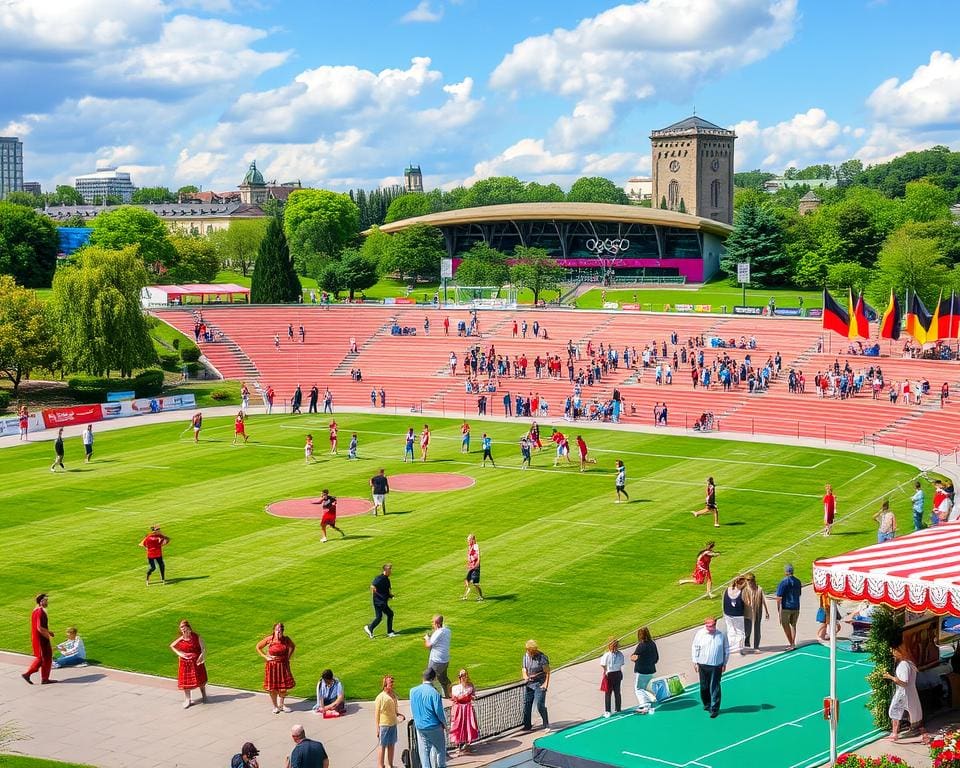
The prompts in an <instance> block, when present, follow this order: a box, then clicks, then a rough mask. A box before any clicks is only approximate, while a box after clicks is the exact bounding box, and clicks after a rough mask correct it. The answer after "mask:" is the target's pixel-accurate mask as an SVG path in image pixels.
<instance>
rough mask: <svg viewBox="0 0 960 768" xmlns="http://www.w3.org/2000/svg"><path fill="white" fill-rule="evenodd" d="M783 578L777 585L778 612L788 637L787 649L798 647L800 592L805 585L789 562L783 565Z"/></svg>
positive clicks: (781, 624) (791, 649)
mask: <svg viewBox="0 0 960 768" xmlns="http://www.w3.org/2000/svg"><path fill="white" fill-rule="evenodd" d="M783 573H784V576H783V579H781V580H780V583H779V584H778V585H777V612H778V613H779V614H780V626H781V627H783V634H784V635H785V636H786V638H787V650H788V651H794V650H796V648H797V619H798V618H799V617H800V592H801V590H802V589H803V585H802V584H801V583H800V579H798V578H797V577H796V576H794V575H793V566H792V565H791V564H790V563H787V564H786V565H785V566H784V567H783Z"/></svg>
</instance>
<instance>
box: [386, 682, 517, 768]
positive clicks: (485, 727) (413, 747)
mask: <svg viewBox="0 0 960 768" xmlns="http://www.w3.org/2000/svg"><path fill="white" fill-rule="evenodd" d="M524 687H525V686H524V684H523V683H515V684H513V685H508V686H506V687H505V688H498V689H496V690H494V691H489V692H488V693H481V694H479V695H478V696H477V697H476V698H475V699H474V700H473V711H474V713H475V714H476V716H477V727H478V729H479V735H478V736H477V741H484V740H486V739H492V738H493V737H495V736H499V735H500V734H502V733H507V731H514V730H516V729H517V728H520V727H521V726H522V725H523V689H524ZM443 711H444V714H445V715H446V718H447V722H448V723H449V722H450V707H445V708H444V710H443ZM447 733H448V738H447V749H451V748H454V747H456V746H457V744H456V742H453V741H450V739H449V731H448V732H447ZM407 742H408V744H409V747H408V749H406V750H404V751H403V754H402V755H401V758H400V759H401V760H402V761H403V764H404V765H405V766H406V768H416V766H418V765H420V750H419V748H418V745H417V728H416V724H415V723H414V722H413V719H412V718H411V719H410V720H409V721H408V722H407Z"/></svg>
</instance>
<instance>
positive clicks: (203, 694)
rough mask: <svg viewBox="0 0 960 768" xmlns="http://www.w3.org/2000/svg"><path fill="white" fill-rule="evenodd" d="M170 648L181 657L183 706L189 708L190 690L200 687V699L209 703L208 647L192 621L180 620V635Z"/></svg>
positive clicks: (179, 678)
mask: <svg viewBox="0 0 960 768" xmlns="http://www.w3.org/2000/svg"><path fill="white" fill-rule="evenodd" d="M170 650H171V651H173V652H174V653H175V654H177V656H178V657H179V658H180V667H179V669H178V670H177V688H179V689H180V690H181V691H183V708H184V709H187V708H188V707H189V706H190V705H191V704H193V700H192V699H191V695H190V691H192V690H193V689H194V688H199V689H200V701H201V702H202V703H204V704H206V703H207V666H206V663H205V662H206V655H207V649H206V646H204V644H203V640H202V639H201V638H200V635H198V634H197V633H196V632H194V631H193V627H191V626H190V622H189V621H187V620H186V619H183V620H182V621H181V622H180V637H178V638H177V639H176V640H174V641H173V642H172V643H170Z"/></svg>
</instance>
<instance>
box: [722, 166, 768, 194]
mask: <svg viewBox="0 0 960 768" xmlns="http://www.w3.org/2000/svg"><path fill="white" fill-rule="evenodd" d="M776 177H777V174H775V173H769V172H768V171H761V170H760V169H759V168H756V169H754V170H752V171H741V172H740V173H735V174H733V186H735V187H737V188H739V189H756V190H763V184H764V182H767V181H770V179H775V178H776Z"/></svg>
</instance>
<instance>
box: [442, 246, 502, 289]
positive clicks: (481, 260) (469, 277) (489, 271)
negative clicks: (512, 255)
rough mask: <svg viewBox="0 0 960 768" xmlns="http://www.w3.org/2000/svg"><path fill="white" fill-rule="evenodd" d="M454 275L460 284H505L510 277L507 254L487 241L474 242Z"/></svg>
mask: <svg viewBox="0 0 960 768" xmlns="http://www.w3.org/2000/svg"><path fill="white" fill-rule="evenodd" d="M454 277H455V278H456V281H457V284H459V285H503V284H504V283H506V282H507V281H508V280H509V279H510V274H509V269H508V268H507V255H506V254H505V253H503V252H501V251H498V250H496V249H495V248H491V247H490V246H489V245H487V244H486V243H474V245H473V246H472V247H471V248H470V250H469V251H467V252H466V253H465V254H463V261H461V262H460V264H459V265H457V272H456V274H455V275H454Z"/></svg>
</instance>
